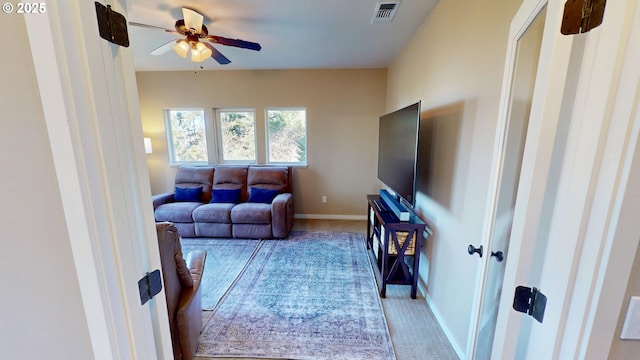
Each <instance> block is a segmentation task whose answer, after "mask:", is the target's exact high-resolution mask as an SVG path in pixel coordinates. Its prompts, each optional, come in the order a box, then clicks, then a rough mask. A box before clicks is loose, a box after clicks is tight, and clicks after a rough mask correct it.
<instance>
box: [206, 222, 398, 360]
mask: <svg viewBox="0 0 640 360" xmlns="http://www.w3.org/2000/svg"><path fill="white" fill-rule="evenodd" d="M197 356H198V357H246V358H275V359H314V360H315V359H332V360H334V359H350V360H356V359H363V360H365V359H366V360H373V359H381V360H382V359H385V360H387V359H395V354H394V351H393V346H392V344H391V337H390V335H389V330H388V328H387V325H386V321H385V317H384V313H383V310H382V304H381V302H380V298H379V296H378V292H377V287H376V283H375V279H374V276H373V272H372V269H371V265H370V264H369V259H368V255H367V253H366V249H365V245H364V238H363V235H362V234H350V233H310V232H292V234H291V236H290V237H289V239H287V240H267V241H263V242H261V243H260V245H259V248H258V250H257V251H256V252H255V254H254V255H253V257H252V258H251V260H250V261H249V263H248V264H247V266H246V268H245V269H244V270H243V271H242V273H241V275H240V277H239V278H238V279H237V280H236V282H235V283H234V284H233V285H232V287H231V288H230V289H229V291H228V292H227V293H226V294H225V295H224V296H223V298H222V299H221V300H220V302H219V303H218V306H216V308H215V309H214V311H213V315H212V316H211V317H210V318H209V320H208V322H207V324H206V325H205V327H204V330H203V333H202V335H201V337H200V344H199V347H198V351H197Z"/></svg>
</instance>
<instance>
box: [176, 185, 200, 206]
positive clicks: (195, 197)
mask: <svg viewBox="0 0 640 360" xmlns="http://www.w3.org/2000/svg"><path fill="white" fill-rule="evenodd" d="M200 200H202V186H200V187H194V188H181V187H178V186H176V189H175V193H174V195H173V201H175V202H193V201H195V202H200Z"/></svg>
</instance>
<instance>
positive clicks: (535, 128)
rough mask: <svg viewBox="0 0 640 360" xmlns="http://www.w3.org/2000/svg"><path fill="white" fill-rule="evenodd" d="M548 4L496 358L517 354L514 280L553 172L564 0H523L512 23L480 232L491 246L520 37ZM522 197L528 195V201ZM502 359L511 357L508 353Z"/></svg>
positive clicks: (470, 347) (527, 260)
mask: <svg viewBox="0 0 640 360" xmlns="http://www.w3.org/2000/svg"><path fill="white" fill-rule="evenodd" d="M545 6H547V15H546V20H545V25H544V33H543V42H542V44H541V48H540V59H539V62H538V71H537V75H536V81H535V89H534V92H533V99H532V106H531V112H530V118H529V127H528V131H527V141H526V144H525V149H524V154H523V160H522V170H521V173H520V183H519V185H518V198H517V200H518V201H517V203H516V206H515V209H514V218H513V223H512V232H511V237H510V243H509V251H508V255H507V258H506V265H505V276H504V281H503V290H502V295H501V301H500V309H499V314H498V319H497V326H496V331H495V336H494V347H493V352H492V353H493V355H492V357H494V358H496V357H500V356H505V354H515V346H516V342H517V333H518V331H519V324H520V314H519V313H516V314H514V313H512V312H510V311H509V310H510V309H511V300H512V299H513V290H514V288H515V285H514V284H526V283H527V280H526V279H528V276H529V269H530V267H531V262H532V254H533V253H534V247H535V240H536V238H537V225H538V223H539V221H540V217H541V211H542V207H543V202H544V194H545V192H546V190H547V183H546V182H545V181H536V179H546V178H547V176H548V174H549V168H550V164H551V159H552V152H553V139H554V138H555V134H556V130H557V119H558V118H559V116H560V112H561V107H562V101H561V100H562V89H563V88H564V85H565V84H564V82H565V76H564V75H565V74H566V73H567V68H568V63H569V56H570V49H571V45H572V41H573V39H572V38H571V37H558V36H554V35H551V34H555V33H558V34H559V33H560V19H561V16H562V7H563V3H561V2H560V1H550V2H547V1H546V0H524V1H523V3H522V5H521V6H520V8H519V10H518V11H517V13H516V15H515V16H514V18H513V20H512V22H511V26H510V30H509V37H508V42H507V52H506V57H505V69H504V74H503V84H502V90H501V101H500V108H499V113H498V127H497V132H496V141H495V147H494V155H493V163H492V170H491V186H492V188H491V191H490V193H489V197H488V201H487V208H486V214H487V218H486V220H485V225H484V229H483V235H482V236H483V237H482V239H483V241H482V244H483V246H485V248H487V249H491V243H490V242H491V235H492V234H491V231H492V228H493V222H495V220H496V219H495V211H494V207H495V202H496V199H497V192H498V189H499V181H500V172H501V169H500V166H501V164H502V158H503V156H504V154H503V151H504V141H505V138H504V137H505V135H504V132H505V129H506V128H507V125H508V124H507V122H508V114H509V103H510V101H509V99H510V93H511V86H512V82H513V75H514V74H513V72H514V66H515V61H516V52H517V46H518V40H519V39H520V38H521V37H522V35H523V34H524V33H525V31H526V30H527V29H528V28H529V26H530V25H531V23H532V22H533V21H534V20H535V18H536V17H537V15H538V14H539V12H540V11H541V10H542V9H543V8H544V7H545ZM523 199H526V201H524V200H523ZM488 260H489V258H487V259H485V260H484V261H483V263H482V270H481V272H480V275H479V282H478V286H477V290H476V293H477V294H478V295H477V298H476V301H475V303H474V309H475V310H474V311H475V314H474V321H473V323H472V326H471V328H470V332H469V338H468V342H467V358H472V357H473V354H474V351H475V346H476V336H477V334H476V333H477V331H478V329H479V321H480V316H481V314H480V311H481V309H482V301H483V299H482V289H483V287H484V284H485V282H486V274H487V270H488V265H489V264H488ZM523 279H524V280H523ZM514 329H515V330H514ZM514 331H515V340H514ZM504 358H509V355H506V356H505V357H504Z"/></svg>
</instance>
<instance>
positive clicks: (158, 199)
mask: <svg viewBox="0 0 640 360" xmlns="http://www.w3.org/2000/svg"><path fill="white" fill-rule="evenodd" d="M151 200H153V210H154V211H155V209H156V208H157V207H158V206H160V205H162V204H167V203H170V202H173V193H172V192H167V193H162V194H156V195H153V196H151Z"/></svg>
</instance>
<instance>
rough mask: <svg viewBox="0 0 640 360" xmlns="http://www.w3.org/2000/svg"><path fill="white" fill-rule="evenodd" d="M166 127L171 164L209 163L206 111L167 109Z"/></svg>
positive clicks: (165, 116)
mask: <svg viewBox="0 0 640 360" xmlns="http://www.w3.org/2000/svg"><path fill="white" fill-rule="evenodd" d="M164 118H165V125H166V129H167V144H168V147H169V149H168V150H169V162H170V163H172V164H179V163H207V162H208V159H209V157H208V154H207V133H206V122H205V116H204V110H202V109H166V110H165V114H164Z"/></svg>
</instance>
